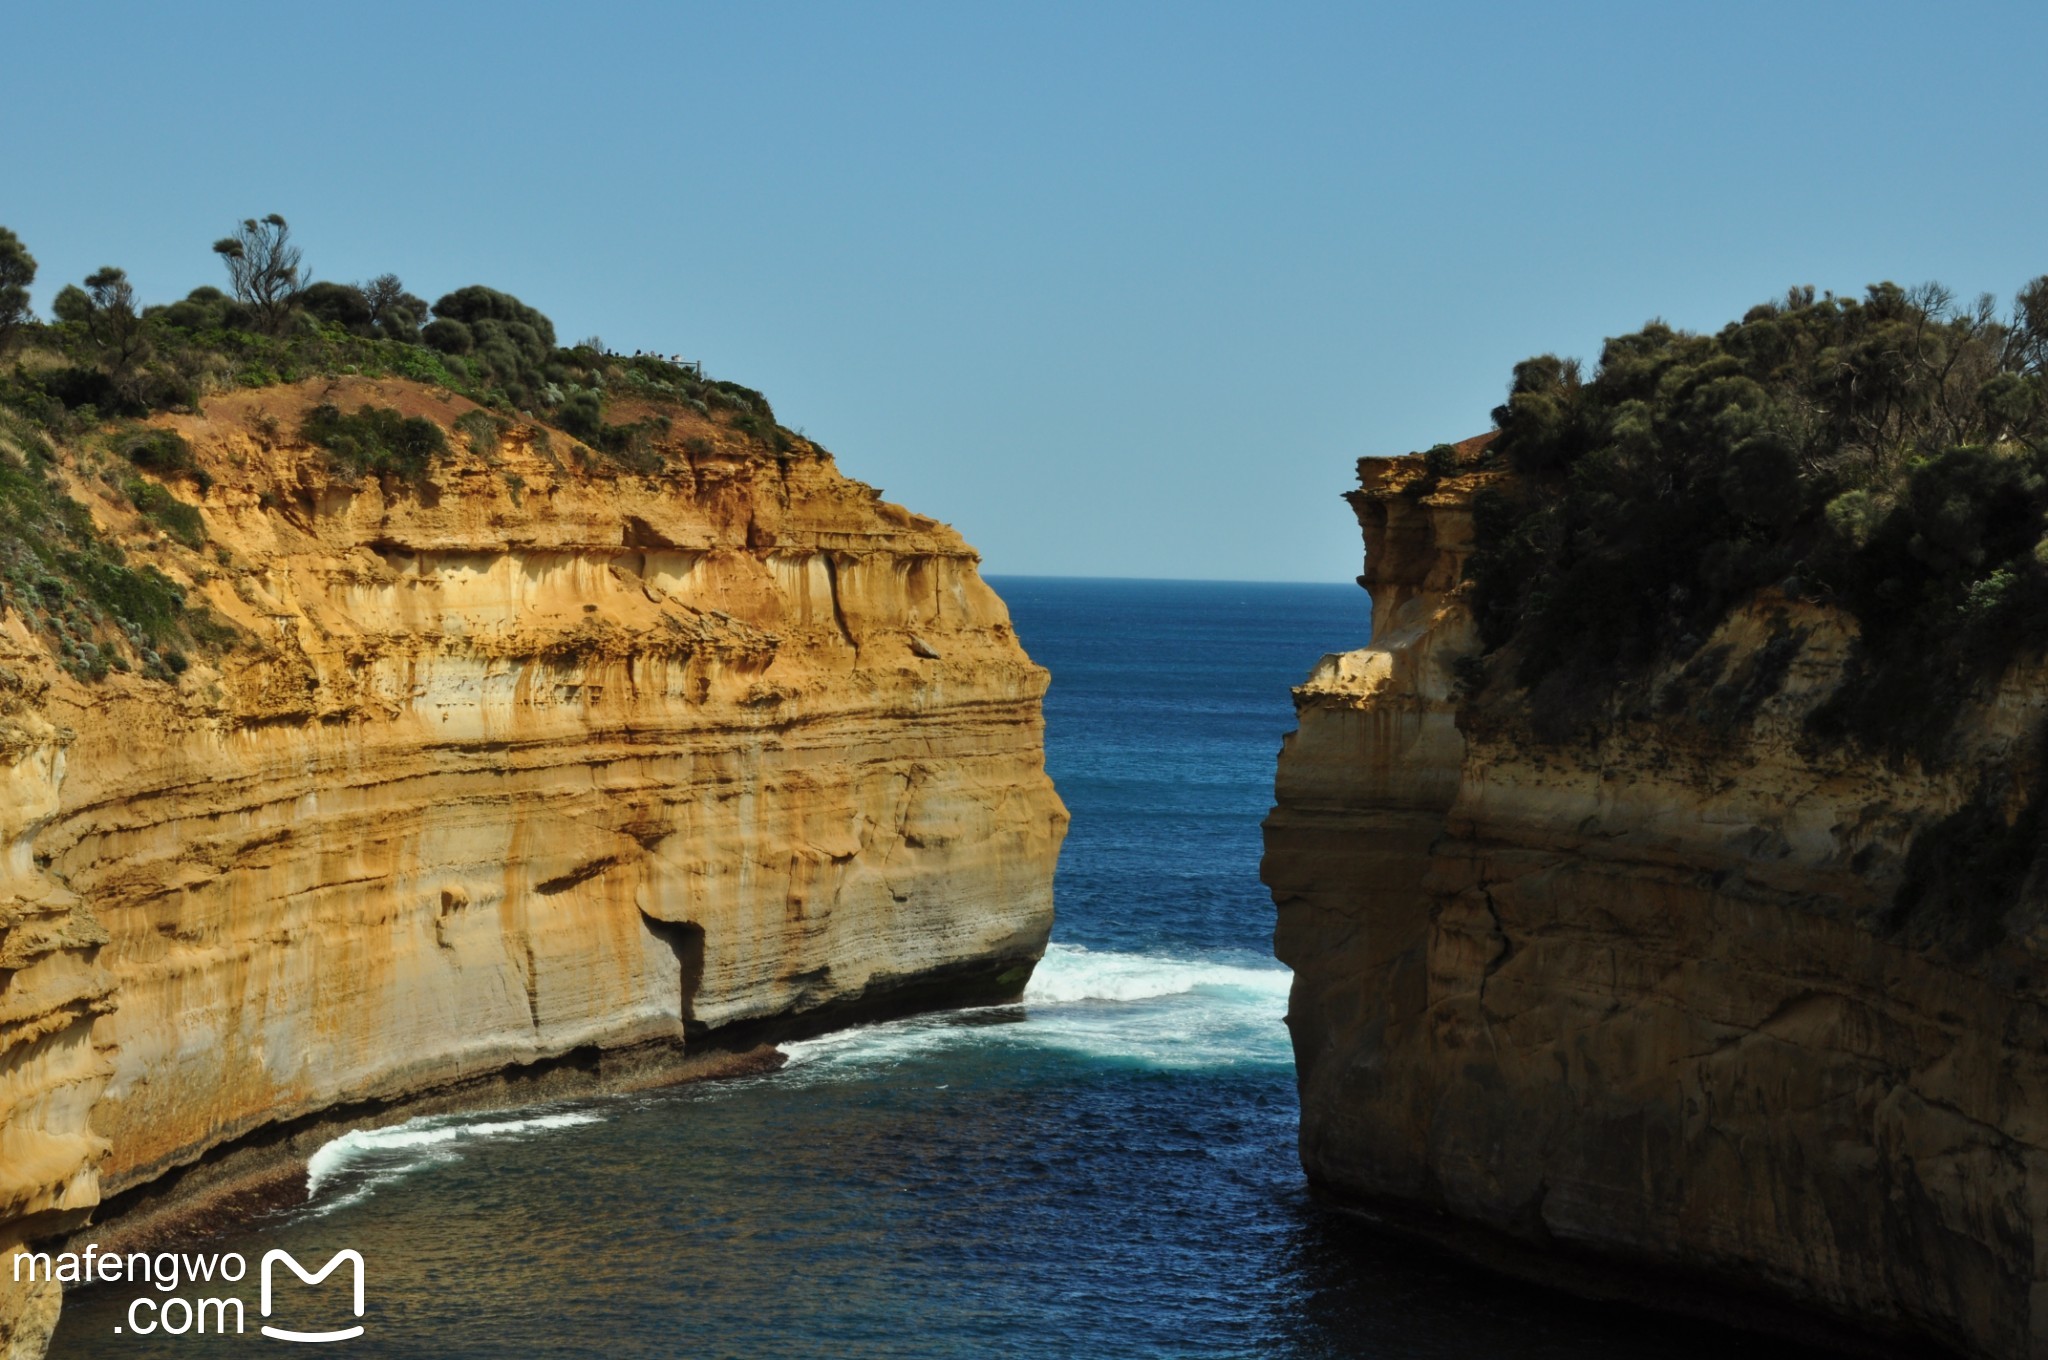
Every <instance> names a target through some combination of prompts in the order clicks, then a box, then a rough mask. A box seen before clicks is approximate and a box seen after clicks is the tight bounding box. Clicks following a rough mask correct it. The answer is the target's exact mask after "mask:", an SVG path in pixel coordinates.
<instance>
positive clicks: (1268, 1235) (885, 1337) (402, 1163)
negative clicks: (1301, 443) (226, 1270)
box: [51, 578, 1760, 1357]
mask: <svg viewBox="0 0 2048 1360" xmlns="http://www.w3.org/2000/svg"><path fill="white" fill-rule="evenodd" d="M995 584H996V586H997V588H998V590H999V591H1000V592H1001V594H1002V595H1003V597H1004V599H1005V600H1006V601H1007V602H1008V604H1009V606H1010V609H1011V612H1012V615H1013V617H1014V620H1015V623H1016V627H1017V631H1018V633H1019V634H1020V636H1021V638H1022V640H1023V643H1024V645H1025V646H1026V648H1027V649H1028V650H1029V651H1030V653H1031V655H1032V656H1033V657H1034V658H1035V659H1036V660H1038V661H1039V662H1040V663H1042V664H1044V665H1045V666H1047V667H1048V668H1049V669H1050V670H1051V672H1052V675H1053V685H1052V690H1051V693H1050V695H1049V697H1048V699H1047V701H1046V718H1047V762H1048V765H1049V766H1050V769H1051V773H1052V775H1053V777H1054V779H1055V781H1056V782H1057V784H1058V787H1059V790H1060V793H1061V795H1062V796H1063V797H1064V798H1065V800H1066V802H1067V804H1068V806H1069V808H1070V810H1071V812H1072V814H1073V824H1072V829H1071V831H1070V833H1069V836H1068V839H1067V843H1066V848H1065V852H1064V855H1063V858H1062V860H1061V864H1060V868H1059V877H1058V884H1057V897H1058V911H1059V917H1058V924H1057V926H1056V927H1055V930H1054V935H1053V941H1054V942H1053V945H1052V947H1051V950H1050V952H1049V953H1048V954H1047V956H1046V958H1045V960H1044V962H1043V963H1042V964H1041V965H1040V967H1039V969H1038V971H1037V973H1036V975H1035V976H1034V978H1033V980H1032V982H1031V985H1030V987H1029V989H1028V990H1027V992H1026V994H1025V997H1024V1001H1023V1004H1021V1005H1017V1006H1003V1007H992V1008H984V1009H976V1010H968V1011H956V1012H949V1013H942V1014H935V1015H928V1016H922V1017H918V1018H914V1019H910V1020H904V1021H899V1022H895V1023H891V1024H887V1025H880V1026H874V1027H869V1028H864V1029H856V1030H849V1031H843V1032H839V1033H835V1034H830V1035H826V1036H824V1037H822V1038H818V1039H813V1040H808V1041H804V1042H801V1043H795V1044H790V1045H787V1052H788V1054H789V1062H788V1065H787V1066H786V1067H785V1068H784V1069H783V1070H782V1071H780V1072H778V1073H775V1074H773V1075H768V1076H762V1077H750V1078H744V1079H737V1080H731V1081H723V1082H712V1083H705V1084H699V1085H693V1086H681V1087H675V1088H670V1089H666V1090H660V1091H655V1092H650V1093H644V1094H640V1095H636V1096H623V1097H616V1098H611V1099H603V1100H593V1101H586V1102H578V1103H573V1104H564V1105H558V1106H548V1107H540V1108H534V1109H527V1110H520V1111H510V1112H507V1111H493V1112H491V1113H488V1114H479V1115H475V1116H471V1117H435V1118H429V1119H421V1120H416V1121H413V1122H411V1123H409V1124H406V1125H402V1126H398V1127H394V1128H388V1129H383V1130H378V1131H374V1132H367V1133H356V1134H350V1135H347V1136H345V1137H343V1138H341V1139H338V1140H336V1141H335V1142H332V1143H330V1144H328V1145H327V1147H326V1148H324V1149H322V1151H321V1152H320V1154H319V1155H318V1156H316V1157H315V1159H314V1162H313V1165H312V1168H311V1175H310V1181H311V1186H310V1190H311V1193H310V1196H309V1197H308V1199H307V1200H306V1202H304V1203H303V1204H300V1205H295V1206H292V1207H289V1208H286V1209H283V1210H280V1211H278V1213H277V1214H276V1215H275V1216H274V1217H271V1218H268V1219H265V1220H262V1221H258V1222H251V1223H246V1224H243V1225H242V1226H241V1227H239V1228H238V1229H236V1230H235V1231H234V1232H233V1233H231V1234H230V1235H229V1236H227V1237H225V1238H222V1239H220V1240H218V1241H212V1242H204V1243H201V1242H182V1243H179V1244H178V1245H179V1246H180V1248H181V1249H186V1250H205V1251H238V1252H240V1253H241V1254H242V1255H243V1256H245V1257H246V1258H247V1259H248V1261H249V1262H250V1263H251V1264H252V1266H253V1263H255V1262H256V1261H257V1260H258V1259H259V1258H260V1257H261V1256H262V1255H263V1253H264V1252H265V1251H267V1250H270V1249H272V1248H284V1249H286V1250H289V1251H292V1252H293V1253H294V1254H295V1255H296V1256H297V1258H298V1259H299V1260H301V1261H303V1262H307V1263H308V1264H309V1265H311V1264H317V1263H318V1262H321V1261H324V1260H326V1259H327V1257H328V1256H330V1255H331V1254H332V1253H333V1252H335V1251H337V1250H340V1249H343V1248H354V1249H355V1250H357V1251H360V1252H361V1253H362V1255H363V1258H364V1260H365V1263H366V1271H365V1279H366V1290H365V1293H366V1302H367V1310H366V1313H365V1316H364V1318H363V1319H362V1321H363V1323H364V1326H365V1331H364V1335H363V1336H362V1337H361V1338H360V1339H359V1340H356V1341H353V1342H351V1343H349V1345H348V1347H347V1348H346V1351H345V1353H347V1354H354V1355H378V1356H415V1355H445V1356H496V1355H509V1354H550V1355H587V1356H670V1355H692V1356H735V1357H755V1356H760V1357H798V1356H804V1357H809V1356H817V1355H847V1356H931V1357H940V1356H985V1355H1019V1356H1022V1355H1065V1356H1253V1355H1258V1356H1266V1355H1279V1356H1304V1357H1306V1356H1351V1355H1370V1356H1390V1357H1391V1356H1446V1357H1449V1356H1508V1357H1536V1356H1560V1357H1562V1356H1567V1355H1569V1356H1574V1357H1579V1356H1616V1357H1620V1356H1638V1355H1643V1354H1649V1353H1655V1354H1657V1355H1660V1356H1695V1355H1697V1356H1708V1355H1715V1356H1721V1355H1725V1354H1728V1353H1729V1352H1730V1349H1731V1347H1733V1348H1740V1350H1741V1353H1743V1354H1748V1355H1755V1354H1759V1353H1760V1350H1759V1343H1757V1342H1755V1341H1753V1340H1752V1339H1750V1338H1746V1337H1736V1336H1733V1335H1731V1334H1728V1333H1722V1332H1717V1331H1715V1330H1714V1329H1711V1328H1705V1327H1701V1326H1698V1325H1696V1324H1691V1323H1686V1324H1675V1323H1673V1322H1672V1321H1671V1320H1670V1319H1668V1318H1659V1317H1653V1316H1651V1315H1648V1314H1639V1313H1636V1312H1634V1311H1632V1310H1630V1309H1627V1308H1623V1307H1617V1306H1614V1305H1593V1304H1585V1303H1579V1302H1575V1301H1572V1300H1570V1299H1567V1298H1562V1297H1560V1296H1556V1295H1552V1294H1549V1293H1546V1292H1543V1291H1539V1290H1536V1289H1533V1288H1529V1287H1525V1286H1522V1285H1518V1284H1514V1283H1511V1282H1507V1281H1503V1280H1501V1279H1498V1278H1496V1277H1493V1276H1490V1275H1487V1274H1484V1273H1482V1272H1478V1271H1475V1270H1472V1269H1470V1268H1467V1267H1465V1266H1462V1265H1458V1264H1455V1263H1452V1262H1450V1261H1447V1260H1445V1259H1443V1258H1440V1257H1438V1256H1436V1255H1434V1254H1433V1253H1431V1252H1429V1251H1427V1250H1425V1249H1420V1248H1417V1247H1415V1246H1414V1245H1412V1244H1409V1243H1406V1242H1403V1241H1400V1240H1398V1239H1391V1238H1387V1237H1383V1236H1381V1235H1379V1234H1378V1233H1376V1232H1375V1231H1374V1230H1372V1229H1371V1228H1370V1227H1369V1226H1367V1225H1364V1224H1361V1223H1360V1222H1358V1221H1357V1220H1355V1219H1352V1218H1350V1217H1348V1216H1346V1215H1344V1214H1342V1213H1341V1212H1338V1211H1336V1210H1334V1209H1331V1208H1328V1207H1326V1206H1324V1205H1322V1204H1320V1203H1318V1202H1317V1201H1316V1200H1315V1199H1314V1198H1313V1197H1312V1196H1311V1195H1310V1193H1309V1191H1308V1190H1307V1188H1306V1186H1305V1184H1304V1181H1303V1178H1302V1175H1301V1171H1300V1167H1299V1163H1298V1161H1297V1158H1296V1155H1295V1146H1294V1145H1295V1133H1296V1122H1297V1108H1296V1100H1295V1087H1294V1070H1293V1063H1292V1057H1291V1053H1290V1050H1289V1046H1288V1040H1287V1032H1286V1029H1285V1026H1284V1015H1285V1012H1286V1005H1287V987H1288V980H1289V978H1288V974H1287V973H1286V972H1285V971H1283V970H1282V969H1280V968H1279V967H1278V966H1277V965H1276V964H1275V963H1274V962H1273V961H1272V958H1271V934H1272V926H1273V909H1272V906H1271V903H1270V900H1269V898H1268V897H1267V894H1266V892H1265V890H1264V889H1263V888H1262V887H1261V886H1260V884H1259V881H1258V857H1259V820H1260V818H1261V817H1262V816H1263V815H1264V813H1265V812H1266V809H1267V808H1268V806H1269V805H1270V803H1271V799H1272V783H1271V778H1272V765H1273V754H1274V751H1275V749H1276V747H1277V746H1278V743H1279V739H1280V736H1281V734H1282V733H1283V732H1284V731H1286V730H1287V729H1288V727H1289V726H1290V725H1291V722H1292V715H1291V713H1290V711H1289V708H1288V702H1287V693H1288V686H1289V685H1290V684H1292V683H1293V682H1295V681H1296V680H1297V679H1298V678H1299V677H1300V676H1302V675H1304V674H1306V673H1307V672H1308V670H1309V668H1310V666H1311V665H1312V664H1313V663H1314V661H1315V659H1316V658H1317V657H1318V656H1319V655H1321V654H1322V653H1324V652H1329V651H1336V650H1340V649H1343V648H1347V647H1350V646H1354V645H1356V642H1357V640H1358V639H1359V638H1361V637H1363V636H1365V635H1366V632H1367V622H1368V621H1367V617H1366V616H1367V607H1368V605H1367V599H1366V596H1365V594H1364V592H1363V591H1361V590H1358V589H1357V588H1355V587H1352V586H1278V585H1224V584H1193V583H1140V582H1107V581H1101V582H1089V581H1066V580H1043V579H1022V578H1008V579H1000V580H998V581H997V582H996V583H995ZM253 1273H254V1272H253V1270H252V1272H251V1278H249V1279H245V1280H244V1281H243V1282H242V1284H241V1285H240V1286H238V1287H236V1288H235V1289H233V1290H225V1291H224V1290H223V1289H222V1288H221V1287H219V1286H217V1285H216V1286H205V1285H198V1284H195V1285H191V1286H189V1287H187V1288H185V1289H182V1290H180V1291H179V1292H180V1293H182V1294H187V1295H192V1296H198V1295H203V1294H208V1293H214V1294H218V1293H222V1292H239V1294H240V1296H241V1297H242V1298H243V1299H244V1300H245V1301H246V1302H247V1305H248V1306H247V1314H248V1331H249V1333H250V1334H253V1333H254V1332H255V1330H256V1326H257V1324H258V1321H259V1319H258V1317H257V1315H256V1314H257V1310H256V1289H255V1287H254V1280H253ZM317 1292H325V1291H317ZM136 1294H137V1291H136V1290H134V1289H131V1288H128V1287H126V1286H117V1287H112V1288H97V1289H95V1288H83V1289H78V1290H74V1291H72V1292H71V1293H69V1294H68V1295H67V1299H66V1305H65V1312H64V1317H63V1321H62V1324H61V1325H60V1329H59V1331H58V1333H57V1337H56V1342H55V1344H54V1346H53V1348H52V1352H51V1353H52V1354H53V1355H56V1356H74V1357H75V1356H87V1355H92V1356H113V1355H137V1356H144V1355H165V1356H169V1355H192V1354H207V1353H210V1351H211V1350H215V1349H217V1350H222V1351H225V1350H227V1349H229V1348H232V1347H235V1346H238V1345H241V1344H243V1343H244V1342H246V1341H247V1340H249V1339H252V1336H251V1335H245V1336H243V1337H239V1338H237V1337H232V1336H230V1337H214V1336H206V1337H200V1336H196V1335H190V1334H188V1335H184V1336H180V1337H165V1336H163V1335H161V1334H154V1335H150V1336H142V1337H138V1336H135V1335H133V1334H132V1332H130V1331H126V1330H122V1331H119V1332H117V1330H116V1329H117V1328H126V1327H127V1326H128V1319H127V1316H126V1313H127V1310H128V1308H129V1305H130V1300H131V1299H133V1298H134V1297H135V1296H136Z"/></svg>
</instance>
